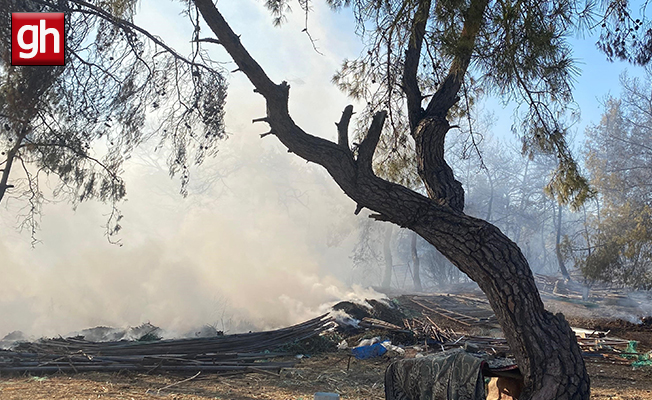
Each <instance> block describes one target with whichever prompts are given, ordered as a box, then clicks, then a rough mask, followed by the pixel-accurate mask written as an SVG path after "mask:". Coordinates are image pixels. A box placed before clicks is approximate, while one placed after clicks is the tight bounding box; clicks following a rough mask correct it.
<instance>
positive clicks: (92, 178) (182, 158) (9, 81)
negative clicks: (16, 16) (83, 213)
mask: <svg viewBox="0 0 652 400" xmlns="http://www.w3.org/2000/svg"><path fill="white" fill-rule="evenodd" d="M136 3H137V2H136V1H135V0H126V1H119V0H115V1H101V2H100V1H97V2H86V1H82V0H79V1H77V0H70V1H39V0H26V1H14V0H5V1H2V2H0V11H1V12H0V58H1V61H0V63H1V64H0V80H1V85H2V86H1V87H0V126H1V127H2V129H0V149H2V152H1V157H0V165H1V168H2V170H1V171H0V172H1V174H2V175H1V176H0V202H3V203H6V202H7V201H8V197H11V198H13V199H16V200H17V202H18V203H19V204H23V203H26V204H27V205H26V207H24V208H23V209H24V212H23V219H22V221H23V222H22V226H23V228H26V229H27V230H28V231H30V232H31V234H32V237H33V238H34V235H35V234H36V230H37V228H38V217H39V214H40V210H41V205H42V204H43V202H44V201H47V200H48V199H64V200H67V201H69V202H71V203H72V204H73V206H76V205H77V204H79V203H80V202H83V201H86V200H89V199H98V200H101V201H104V202H107V203H109V204H110V205H111V209H112V211H111V213H110V217H109V221H108V224H107V234H108V235H109V236H112V235H114V234H115V233H117V232H118V231H119V230H120V219H121V214H120V212H119V210H118V208H117V204H118V203H119V201H120V200H122V199H123V198H124V197H125V195H126V188H125V183H124V181H123V180H122V178H121V177H120V174H121V172H122V169H121V168H122V163H123V161H124V160H125V159H126V158H128V157H129V155H130V153H131V151H132V150H133V149H134V147H136V146H138V145H139V144H142V143H143V142H144V141H145V140H147V139H148V138H151V137H152V136H153V135H157V136H158V139H159V141H160V145H159V147H166V150H171V152H170V156H169V168H170V174H171V175H177V174H178V175H179V176H180V179H181V184H182V189H181V191H182V192H185V187H186V185H187V182H188V179H189V172H188V166H189V165H190V164H192V163H195V162H196V163H201V161H202V160H203V159H204V157H206V156H209V155H212V154H214V153H215V151H216V148H215V143H216V141H218V140H219V139H221V138H223V137H224V136H225V133H224V120H223V117H224V109H223V107H224V101H225V97H226V82H225V80H224V77H223V75H222V69H221V68H220V67H219V65H217V64H215V63H213V62H212V61H211V60H210V59H209V58H208V57H207V56H206V53H205V52H202V51H200V49H199V46H198V45H196V46H195V48H194V52H193V54H192V55H191V57H190V58H186V57H184V56H182V55H180V54H178V53H177V52H176V51H174V50H173V49H171V48H170V47H168V46H167V45H165V44H164V43H163V42H161V41H160V40H159V39H157V38H155V37H154V36H152V35H151V34H149V33H148V32H147V31H145V30H143V29H141V28H139V27H138V26H136V25H134V24H133V16H134V12H135V9H136ZM12 12H64V13H65V15H66V19H65V21H66V22H65V24H66V35H67V40H66V41H65V43H66V49H65V55H66V62H65V66H57V67H49V66H28V67H20V66H12V65H11V52H10V42H11V13H12ZM148 115H151V116H154V117H153V118H154V119H157V120H158V124H157V125H156V127H155V128H154V129H152V130H149V131H148V130H146V129H145V122H146V116H148ZM150 118H151V117H150ZM50 177H56V180H57V182H54V185H55V188H54V190H53V191H51V192H49V191H48V190H47V189H45V188H44V187H43V185H42V182H43V181H44V180H47V179H48V178H50Z"/></svg>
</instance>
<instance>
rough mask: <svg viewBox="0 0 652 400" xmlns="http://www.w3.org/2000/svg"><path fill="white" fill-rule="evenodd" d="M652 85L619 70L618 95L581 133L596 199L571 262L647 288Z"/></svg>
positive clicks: (589, 273)
mask: <svg viewBox="0 0 652 400" xmlns="http://www.w3.org/2000/svg"><path fill="white" fill-rule="evenodd" d="M651 84H652V82H651V81H650V75H649V72H648V75H647V77H646V79H645V80H644V81H641V80H640V79H637V78H629V77H627V75H623V76H622V77H621V86H622V94H621V96H620V98H613V97H608V98H607V99H606V101H605V105H604V113H603V115H602V120H601V121H600V123H599V124H597V125H595V126H593V127H591V128H589V129H587V132H586V135H587V138H588V140H587V152H586V166H587V169H588V171H589V173H590V176H591V184H592V185H593V186H595V188H596V189H597V190H598V192H599V196H598V198H597V200H598V202H599V203H598V207H597V209H596V210H595V213H594V215H593V217H592V218H591V219H590V220H589V221H588V225H589V227H588V228H587V229H589V230H590V234H589V235H588V237H586V239H585V240H584V241H583V242H582V244H581V245H580V247H581V248H582V250H581V251H579V252H576V256H577V258H576V261H577V262H578V264H579V266H580V268H581V270H582V273H583V274H584V276H585V277H586V278H587V279H589V280H590V281H602V282H609V283H615V284H618V285H627V286H631V287H637V288H644V289H649V288H650V287H652V223H651V222H650V221H651V219H650V217H651V216H652V195H651V194H650V182H652V146H650V143H651V141H652V92H651V91H650V87H651ZM598 211H599V214H598Z"/></svg>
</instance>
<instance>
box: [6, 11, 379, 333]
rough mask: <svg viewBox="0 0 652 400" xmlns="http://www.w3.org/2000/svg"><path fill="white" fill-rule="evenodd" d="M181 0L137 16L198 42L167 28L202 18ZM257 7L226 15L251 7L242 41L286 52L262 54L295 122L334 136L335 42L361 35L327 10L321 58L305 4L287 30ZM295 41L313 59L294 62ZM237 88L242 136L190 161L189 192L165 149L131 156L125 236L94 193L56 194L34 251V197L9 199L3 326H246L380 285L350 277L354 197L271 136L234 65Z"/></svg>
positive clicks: (277, 322)
mask: <svg viewBox="0 0 652 400" xmlns="http://www.w3.org/2000/svg"><path fill="white" fill-rule="evenodd" d="M170 4H173V3H170ZM170 4H168V3H165V5H161V4H158V3H156V4H153V3H152V2H144V3H143V5H142V8H141V11H140V12H141V15H144V16H147V18H146V19H143V20H142V21H140V23H141V24H142V25H144V26H145V27H146V28H150V29H152V30H153V32H154V33H155V34H159V35H161V36H163V38H164V40H166V41H168V42H169V43H171V44H172V45H173V46H175V45H176V46H177V47H179V46H187V39H188V38H190V33H189V32H181V33H179V32H176V33H175V35H174V36H173V37H170V38H166V37H165V33H167V34H169V32H175V30H181V31H184V30H185V31H187V30H188V29H190V28H191V26H190V25H189V24H188V23H187V21H185V20H184V19H183V18H182V17H179V16H178V11H179V10H177V9H171V8H170V9H166V7H172V6H171V5H170ZM176 6H177V7H178V6H179V5H178V4H177V5H176ZM229 7H231V8H230V9H229ZM248 7H249V8H251V9H248V10H240V9H238V6H237V5H231V6H229V5H228V4H226V5H225V8H226V13H228V12H231V13H235V14H236V16H234V17H230V18H229V19H230V20H234V21H236V24H235V25H236V26H235V29H236V30H243V29H245V28H244V27H243V26H244V25H243V24H241V26H238V24H237V21H238V17H237V14H238V13H241V12H245V11H246V12H247V13H248V14H247V20H248V21H250V22H249V23H250V24H257V25H256V26H260V29H259V30H256V31H255V32H251V33H250V35H248V37H247V39H245V38H243V40H246V41H249V42H251V43H252V51H253V52H256V51H259V52H263V53H269V52H270V51H272V52H275V54H276V57H270V56H266V55H265V54H261V55H260V58H261V60H276V61H273V62H270V65H269V66H268V67H269V70H270V71H271V74H272V76H273V78H274V79H276V78H277V77H276V76H274V75H277V74H280V73H282V76H280V77H279V78H285V79H288V80H289V81H290V84H291V85H292V94H291V105H290V106H291V108H292V111H293V115H296V119H297V122H298V123H299V124H302V126H303V127H304V128H305V129H307V130H308V131H310V132H311V133H313V134H317V135H320V136H324V137H329V138H334V137H335V133H336V131H335V126H334V125H333V122H334V121H336V120H337V119H339V116H340V113H341V111H342V109H343V107H344V106H345V105H346V104H348V101H347V99H346V98H344V96H342V95H341V94H340V93H339V92H338V91H337V90H336V89H335V88H334V87H333V86H332V85H331V84H330V77H331V76H332V74H333V72H334V71H335V70H336V68H337V67H338V63H339V60H341V59H342V58H343V57H344V56H343V55H334V54H333V53H332V51H334V50H333V49H337V51H344V52H349V54H348V55H349V56H354V55H355V53H353V52H352V51H353V50H354V49H355V48H356V46H357V45H355V44H350V43H348V44H344V43H341V42H340V41H338V40H339V39H338V38H337V37H330V36H327V35H325V34H324V32H325V28H323V27H322V25H320V24H326V25H328V24H330V23H332V21H330V19H329V18H323V19H322V18H316V19H315V22H314V23H312V24H311V27H310V28H311V31H312V34H313V36H316V37H318V38H320V39H321V41H320V42H319V47H320V51H322V52H324V53H326V56H321V55H319V54H318V53H316V52H314V51H312V50H310V49H311V48H312V44H311V43H310V42H309V41H308V40H307V38H306V37H305V36H304V35H302V34H300V30H301V29H302V28H303V25H302V24H303V16H302V15H295V16H291V17H290V20H289V21H288V26H287V27H286V28H284V29H283V30H278V29H274V28H272V26H271V23H270V21H269V18H270V16H269V14H267V13H266V12H265V11H264V10H262V5H259V6H255V5H254V6H248ZM298 14H301V13H298ZM328 14H330V12H327V14H326V15H328ZM320 20H321V22H319V24H318V21H320ZM241 21H242V19H241ZM137 22H138V21H137ZM186 33H187V34H186ZM271 34H274V35H279V36H280V37H281V38H282V39H283V40H279V43H278V46H276V47H275V48H273V49H270V46H269V43H266V42H265V40H262V41H261V40H258V41H257V39H260V38H264V37H266V36H267V37H268V36H269V35H271ZM175 41H176V43H175ZM216 51H217V50H216ZM294 52H296V53H297V54H304V55H306V54H307V56H304V57H302V58H301V60H295V61H294V62H292V63H291V64H290V63H288V62H287V59H288V58H291V54H293V53H294ZM279 55H281V56H283V55H284V56H283V57H279ZM279 71H280V72H279ZM230 85H231V90H230V92H229V98H228V100H227V101H228V109H227V131H228V132H229V133H230V134H231V138H230V139H229V140H227V141H226V142H224V143H223V144H222V147H221V151H220V154H219V155H218V156H217V158H216V159H214V160H208V161H207V162H206V163H205V164H204V165H202V166H201V168H199V169H196V168H195V169H193V170H192V177H191V186H190V195H189V196H188V197H187V198H185V199H184V198H182V197H181V196H180V195H179V194H178V189H179V188H178V182H177V181H176V180H174V179H173V180H170V178H169V176H168V172H167V169H166V166H165V159H166V157H167V154H157V153H154V152H152V151H151V149H148V150H139V151H138V152H137V153H136V154H135V155H134V156H133V157H132V159H131V160H129V161H128V162H127V163H126V164H125V173H124V178H125V181H126V182H127V191H128V196H127V198H128V201H126V202H125V203H124V204H123V205H122V206H121V210H122V212H123V214H124V220H123V223H122V225H123V231H122V233H121V234H120V239H121V241H122V243H123V244H124V245H123V246H122V247H119V246H115V245H111V244H109V243H108V242H107V240H106V238H105V237H104V236H103V232H104V230H103V228H102V225H104V224H105V223H106V219H107V213H108V212H110V208H109V207H108V206H106V205H103V204H99V203H94V202H93V203H87V204H82V205H80V206H79V207H78V209H77V210H76V211H73V210H71V207H70V205H69V204H65V203H50V204H46V205H45V206H44V208H43V219H42V221H41V230H40V231H38V232H37V237H38V238H39V239H40V240H41V241H42V243H40V244H38V245H36V247H35V248H34V249H32V248H31V247H30V238H29V233H28V232H23V233H20V232H18V231H17V230H16V224H17V220H16V215H17V214H19V213H20V207H22V206H24V204H22V203H17V202H15V201H13V200H12V199H8V201H7V203H6V204H5V205H4V207H3V209H2V210H0V227H1V228H0V229H1V232H0V254H1V262H0V274H1V276H2V282H3V289H2V290H1V291H0V316H1V318H0V337H2V336H4V335H5V334H7V333H9V332H11V331H15V330H21V331H24V332H25V333H27V334H29V335H32V336H41V335H59V334H61V335H64V334H66V333H68V332H71V331H75V330H80V329H83V328H87V327H92V326H96V325H110V326H116V327H120V326H127V325H129V326H135V325H139V324H141V323H144V322H151V323H152V324H154V325H157V326H160V327H162V328H163V329H165V330H167V331H168V332H170V334H173V335H174V334H183V333H184V332H186V331H187V330H189V329H192V328H195V327H197V326H201V325H203V324H213V325H215V326H216V327H217V328H218V329H224V330H226V331H229V332H236V331H247V330H249V329H265V328H273V327H279V326H282V325H289V324H292V323H296V322H299V321H302V320H305V319H307V318H309V317H313V316H315V315H318V314H320V313H322V312H324V311H326V309H327V305H328V304H331V303H332V302H334V301H337V300H342V299H347V298H356V297H360V298H365V297H367V298H371V297H378V296H379V294H377V293H374V292H373V291H370V290H364V289H362V288H360V287H352V286H351V284H350V283H351V282H350V279H349V277H350V274H351V268H352V267H351V260H350V258H349V257H350V254H351V249H352V245H353V243H354V241H355V239H356V234H355V231H356V229H357V224H358V222H357V221H359V220H358V218H361V217H355V216H354V215H353V210H354V209H355V205H354V204H353V202H351V201H350V200H348V199H347V198H346V196H345V195H344V194H343V193H342V192H341V190H340V189H339V188H338V187H337V186H336V185H335V184H334V183H333V182H332V180H331V179H330V178H329V177H328V176H327V175H326V174H325V172H324V171H323V170H322V169H321V168H318V167H315V166H312V165H308V164H306V163H305V162H304V161H302V160H300V159H299V158H298V157H296V156H294V155H291V154H288V153H287V152H286V151H285V150H284V149H283V148H282V146H280V145H279V144H278V141H277V140H276V139H275V138H273V137H268V138H265V139H260V137H259V135H258V134H260V133H262V132H264V131H265V130H266V128H267V127H266V126H263V124H257V125H256V126H253V125H252V124H251V119H252V118H256V117H260V116H262V115H264V104H263V102H262V99H261V98H260V97H259V96H257V95H255V94H253V93H252V91H251V86H250V85H249V84H248V83H247V82H246V81H245V79H244V77H243V76H240V75H237V74H236V75H232V76H231V78H230ZM54 183H55V182H52V183H51V186H53V185H54Z"/></svg>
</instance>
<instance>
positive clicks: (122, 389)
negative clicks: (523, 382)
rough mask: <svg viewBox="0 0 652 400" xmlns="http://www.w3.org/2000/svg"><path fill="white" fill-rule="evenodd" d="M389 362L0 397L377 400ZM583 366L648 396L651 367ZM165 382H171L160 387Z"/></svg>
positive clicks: (39, 388) (70, 385) (324, 362)
mask: <svg viewBox="0 0 652 400" xmlns="http://www.w3.org/2000/svg"><path fill="white" fill-rule="evenodd" d="M390 361H391V360H390V359H387V358H378V359H375V360H366V361H358V360H355V359H351V364H350V366H349V369H348V371H347V362H348V357H347V356H346V355H345V354H342V353H330V354H323V355H320V356H316V357H312V358H308V359H304V360H302V362H301V363H300V364H298V365H297V368H294V369H290V370H285V371H283V372H282V373H281V375H279V376H272V375H269V374H248V375H235V376H217V375H209V374H206V375H203V374H202V375H199V376H197V377H196V378H194V379H192V380H189V381H186V382H181V381H183V380H184V379H187V378H189V377H188V376H180V375H144V374H132V373H114V374H109V373H83V374H74V375H65V374H57V375H50V376H47V377H28V376H20V377H0V399H2V400H4V399H12V400H13V399H62V400H63V399H66V400H68V399H73V400H75V399H80V400H81V399H125V400H131V399H133V400H141V399H179V400H182V399H183V400H186V399H230V400H231V399H232V400H249V399H269V400H271V399H274V400H290V399H292V400H299V399H302V400H309V399H312V398H313V395H314V393H315V392H319V391H326V392H337V393H340V394H341V396H342V398H343V399H351V400H354V399H359V400H362V399H365V400H366V399H374V400H381V399H384V392H383V390H384V389H383V373H384V371H385V368H386V367H387V365H388V364H389V362H390ZM587 364H588V365H587V367H588V370H589V373H590V375H591V386H592V396H591V398H592V399H596V400H598V399H599V400H607V399H609V400H640V399H652V368H640V369H632V367H631V366H629V365H626V364H624V363H622V362H619V361H617V360H613V361H606V362H605V361H604V360H603V361H601V362H596V361H587ZM179 382H181V383H179ZM175 383H177V384H176V385H174V384H175ZM169 385H173V386H171V387H168V388H165V387H166V386H169ZM164 388H165V389H164Z"/></svg>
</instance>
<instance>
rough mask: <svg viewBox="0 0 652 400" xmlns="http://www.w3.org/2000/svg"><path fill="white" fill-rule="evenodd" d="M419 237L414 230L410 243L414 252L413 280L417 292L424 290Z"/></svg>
mask: <svg viewBox="0 0 652 400" xmlns="http://www.w3.org/2000/svg"><path fill="white" fill-rule="evenodd" d="M417 237H418V235H417V234H416V232H412V240H411V243H410V252H411V253H412V282H413V283H414V290H415V291H417V292H421V291H423V287H422V286H421V275H420V273H421V271H420V268H421V261H420V260H419V253H418V252H417Z"/></svg>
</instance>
